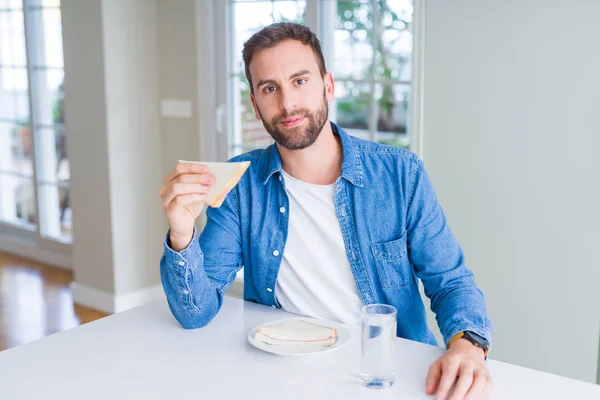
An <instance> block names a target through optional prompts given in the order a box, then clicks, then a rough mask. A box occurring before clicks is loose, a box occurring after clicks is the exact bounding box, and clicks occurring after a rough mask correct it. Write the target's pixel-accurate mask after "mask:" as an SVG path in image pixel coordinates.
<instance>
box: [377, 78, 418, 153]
mask: <svg viewBox="0 0 600 400" xmlns="http://www.w3.org/2000/svg"><path fill="white" fill-rule="evenodd" d="M375 99H376V100H377V134H376V140H377V141H378V142H380V143H385V144H392V145H395V146H403V147H407V146H408V139H409V137H408V135H407V133H408V124H409V120H408V117H409V104H410V85H404V84H396V85H383V84H377V85H376V87H375Z"/></svg>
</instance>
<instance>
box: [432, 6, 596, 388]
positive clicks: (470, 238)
mask: <svg viewBox="0 0 600 400" xmlns="http://www.w3.org/2000/svg"><path fill="white" fill-rule="evenodd" d="M425 8H426V10H425V11H426V15H425V30H424V34H425V36H424V39H425V49H424V51H425V54H424V62H425V69H424V77H425V79H424V82H425V84H424V93H423V95H424V110H423V118H424V131H423V137H422V139H423V152H424V153H423V157H424V160H425V166H426V168H427V170H428V171H429V173H430V175H431V177H432V180H433V183H434V185H435V187H436V189H437V193H438V195H439V198H440V201H441V204H442V206H443V207H444V209H445V211H446V213H447V216H448V219H449V223H450V226H451V228H452V229H453V231H454V233H455V234H456V236H457V237H458V239H459V241H460V243H461V244H462V246H463V248H464V250H465V253H466V257H467V263H468V265H469V267H470V268H471V269H472V270H473V271H474V272H475V275H476V280H477V283H478V284H479V285H480V287H481V288H482V290H483V292H484V294H485V296H486V300H487V303H488V307H489V314H490V318H491V320H492V323H493V326H494V344H493V350H492V355H491V357H492V358H494V359H498V360H502V361H507V362H511V363H516V364H519V365H524V366H527V367H532V368H536V369H540V370H544V371H548V372H553V373H557V374H561V375H565V376H569V377H573V378H577V379H582V380H586V381H590V382H595V381H596V378H597V368H598V357H599V356H598V347H599V344H598V338H599V321H600V290H599V289H598V285H599V282H600V253H599V252H598V251H597V250H596V249H597V247H598V242H599V241H600V211H599V208H598V205H599V204H600V178H599V173H600V157H599V155H598V153H599V152H600V119H598V105H600V74H599V71H600V52H599V51H598V43H600V24H599V23H598V15H600V2H598V1H595V0H587V1H586V0H579V1H575V2H565V1H560V0H529V1H517V0H506V1H492V0H487V1H481V0H455V1H451V2H449V1H446V0H428V1H427V2H425Z"/></svg>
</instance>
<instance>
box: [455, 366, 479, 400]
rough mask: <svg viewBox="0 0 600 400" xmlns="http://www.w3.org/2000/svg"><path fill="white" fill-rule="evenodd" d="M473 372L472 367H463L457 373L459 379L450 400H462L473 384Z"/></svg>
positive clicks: (473, 368)
mask: <svg viewBox="0 0 600 400" xmlns="http://www.w3.org/2000/svg"><path fill="white" fill-rule="evenodd" d="M474 371H475V367H474V366H468V365H463V366H462V368H461V369H460V372H459V378H458V381H457V382H456V387H455V388H454V393H453V394H452V397H451V399H452V400H463V399H464V398H465V394H467V391H468V390H469V388H470V387H471V385H472V384H473V373H474Z"/></svg>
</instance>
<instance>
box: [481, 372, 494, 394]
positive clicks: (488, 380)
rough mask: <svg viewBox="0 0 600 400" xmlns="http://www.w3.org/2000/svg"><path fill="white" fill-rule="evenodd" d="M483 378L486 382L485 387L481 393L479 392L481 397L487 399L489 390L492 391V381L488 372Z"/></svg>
mask: <svg viewBox="0 0 600 400" xmlns="http://www.w3.org/2000/svg"><path fill="white" fill-rule="evenodd" d="M485 379H486V384H485V389H483V393H482V394H481V398H482V399H487V397H488V396H489V395H490V392H491V391H492V388H493V387H494V381H493V380H492V378H491V377H490V376H489V375H488V374H486V375H485Z"/></svg>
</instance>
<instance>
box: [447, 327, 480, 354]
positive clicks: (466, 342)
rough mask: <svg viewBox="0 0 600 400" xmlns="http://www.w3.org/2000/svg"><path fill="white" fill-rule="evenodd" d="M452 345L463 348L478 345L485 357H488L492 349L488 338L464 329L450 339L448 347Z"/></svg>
mask: <svg viewBox="0 0 600 400" xmlns="http://www.w3.org/2000/svg"><path fill="white" fill-rule="evenodd" d="M453 346H455V347H453ZM451 347H453V348H456V347H459V348H461V349H470V348H472V347H476V348H478V350H481V352H482V354H483V357H484V358H485V359H487V355H488V352H489V351H490V344H489V342H488V341H487V339H485V338H484V337H483V336H480V335H478V334H476V333H474V332H470V331H463V332H459V333H457V334H456V335H454V336H453V337H452V338H451V339H450V340H449V341H448V349H450V348H451Z"/></svg>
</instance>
